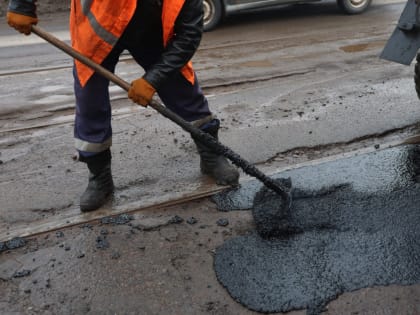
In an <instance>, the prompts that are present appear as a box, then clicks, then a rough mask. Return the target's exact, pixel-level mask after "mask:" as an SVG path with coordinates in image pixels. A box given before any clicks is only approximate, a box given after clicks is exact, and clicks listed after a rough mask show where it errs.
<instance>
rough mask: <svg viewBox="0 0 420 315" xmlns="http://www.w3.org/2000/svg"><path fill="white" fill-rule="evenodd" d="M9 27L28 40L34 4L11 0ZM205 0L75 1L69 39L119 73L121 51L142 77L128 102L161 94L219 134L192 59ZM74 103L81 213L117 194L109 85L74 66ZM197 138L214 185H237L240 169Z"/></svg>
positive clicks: (203, 127) (202, 126) (190, 119)
mask: <svg viewBox="0 0 420 315" xmlns="http://www.w3.org/2000/svg"><path fill="white" fill-rule="evenodd" d="M7 21H8V24H9V25H10V26H12V27H14V28H15V29H16V30H18V31H19V32H21V33H23V34H26V35H29V34H30V33H31V26H32V25H34V24H37V22H38V19H37V15H36V0H10V2H9V7H8V12H7ZM202 25H203V12H202V0H187V1H186V0H124V1H115V0H101V1H99V0H72V1H71V10H70V35H71V44H72V46H73V48H74V49H76V50H77V51H79V52H81V53H82V54H83V55H85V56H87V57H89V58H90V59H92V60H93V61H95V62H96V63H99V64H101V65H102V66H103V67H105V68H106V69H108V70H110V71H111V72H114V70H115V67H116V64H117V62H118V58H119V56H120V54H121V53H122V52H123V50H127V51H129V52H130V54H131V55H132V57H133V58H134V60H135V61H136V62H137V63H138V64H139V65H140V66H141V67H142V68H143V69H144V71H145V74H144V75H143V76H142V77H140V78H138V79H136V80H134V81H133V82H132V83H131V88H130V89H129V91H128V97H129V98H130V99H131V100H132V101H133V102H135V103H137V104H139V105H142V106H147V105H148V103H149V102H150V100H151V99H152V97H153V95H154V94H155V93H157V94H158V95H159V97H160V99H161V100H162V101H163V103H164V104H165V106H166V107H168V108H169V109H170V110H172V111H174V112H175V113H176V114H178V115H179V116H181V117H182V118H183V119H185V120H186V121H188V122H191V123H192V124H193V125H195V126H196V127H198V128H200V129H201V130H202V131H204V132H207V133H209V134H211V135H212V136H214V137H216V138H217V137H218V130H219V127H220V121H219V120H218V119H217V118H216V117H215V116H214V115H212V112H211V111H210V109H209V106H208V102H207V99H206V97H205V96H204V95H203V92H202V90H201V88H200V85H199V83H198V81H197V76H196V74H195V72H194V71H193V68H192V64H191V61H190V59H191V58H192V57H193V55H194V53H195V52H196V50H197V48H198V45H199V43H200V40H201V36H202ZM73 77H74V93H75V101H76V113H75V127H74V137H75V146H76V149H77V152H78V154H77V159H78V160H79V161H81V162H84V163H86V164H87V167H88V169H89V179H88V185H87V188H86V190H85V191H84V192H83V194H82V195H81V197H80V209H81V211H92V210H95V209H97V208H99V207H101V206H102V205H103V204H104V203H105V202H106V201H107V200H108V198H109V196H110V195H111V194H112V192H113V190H114V184H113V179H112V173H111V150H110V147H111V139H112V128H111V106H110V99H109V91H108V86H109V80H107V79H105V78H104V77H102V76H101V75H99V74H97V73H94V71H93V70H92V69H90V68H89V67H87V66H85V65H83V64H82V63H80V62H79V61H75V62H74V67H73ZM194 141H195V144H196V146H197V149H198V153H199V154H200V166H201V171H202V173H204V174H208V175H210V176H212V177H213V178H214V179H215V181H216V183H217V184H221V185H236V184H237V183H238V178H239V172H238V170H237V169H236V168H235V167H233V166H232V165H231V164H230V163H229V162H228V161H227V160H226V159H225V158H224V157H223V156H220V155H217V154H215V153H213V152H212V151H211V150H210V149H208V148H207V147H206V146H205V145H203V144H201V143H200V142H198V141H196V140H194Z"/></svg>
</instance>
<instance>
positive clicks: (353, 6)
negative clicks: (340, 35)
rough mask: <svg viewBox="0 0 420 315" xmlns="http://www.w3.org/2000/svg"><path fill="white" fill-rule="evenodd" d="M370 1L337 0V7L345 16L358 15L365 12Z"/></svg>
mask: <svg viewBox="0 0 420 315" xmlns="http://www.w3.org/2000/svg"><path fill="white" fill-rule="evenodd" d="M371 2H372V0H337V4H338V7H339V8H340V9H341V10H342V11H344V12H345V13H347V14H359V13H362V12H363V11H365V10H366V9H367V8H368V7H369V6H370V3H371Z"/></svg>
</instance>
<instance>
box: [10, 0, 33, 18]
mask: <svg viewBox="0 0 420 315" xmlns="http://www.w3.org/2000/svg"><path fill="white" fill-rule="evenodd" d="M36 1H37V0H10V2H9V7H8V11H10V12H13V13H18V14H22V15H28V16H32V17H36Z"/></svg>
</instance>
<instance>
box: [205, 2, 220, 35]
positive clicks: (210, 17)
mask: <svg viewBox="0 0 420 315" xmlns="http://www.w3.org/2000/svg"><path fill="white" fill-rule="evenodd" d="M203 11H204V31H205V32H207V31H211V30H212V29H214V28H215V27H216V26H217V25H218V24H219V23H220V21H221V20H222V18H223V8H222V2H221V0H203Z"/></svg>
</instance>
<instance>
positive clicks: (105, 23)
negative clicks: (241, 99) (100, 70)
mask: <svg viewBox="0 0 420 315" xmlns="http://www.w3.org/2000/svg"><path fill="white" fill-rule="evenodd" d="M184 2H185V0H163V7H162V28H163V46H164V47H166V45H167V43H168V41H169V40H170V39H171V38H172V36H173V34H174V25H175V21H176V18H177V17H178V14H179V12H180V11H181V9H182V6H183V5H184ZM136 5H137V0H118V1H116V0H108V1H95V0H72V2H71V12H70V34H71V43H72V46H73V48H74V49H75V50H77V51H79V52H80V53H82V54H83V55H85V56H86V57H89V58H90V59H92V60H93V61H95V62H96V63H98V64H101V63H102V62H103V61H104V59H105V58H106V57H107V56H108V54H109V53H110V52H111V50H112V48H113V47H114V45H115V44H116V43H117V41H118V39H119V38H120V37H121V35H122V34H123V32H124V30H125V28H126V27H127V25H128V23H129V22H130V20H131V18H132V17H133V14H134V12H135V10H136ZM75 65H76V72H77V76H78V78H79V81H80V84H81V85H82V86H84V85H85V84H86V82H87V81H88V80H89V78H90V77H91V76H92V74H93V73H94V70H92V69H91V68H90V67H88V66H85V65H84V64H82V63H81V62H79V61H77V60H76V61H75ZM181 72H182V74H183V75H184V77H185V78H186V79H187V80H188V81H189V82H191V84H194V71H193V68H192V63H191V61H189V62H188V63H187V64H186V65H185V66H184V67H183V68H182V69H181Z"/></svg>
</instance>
